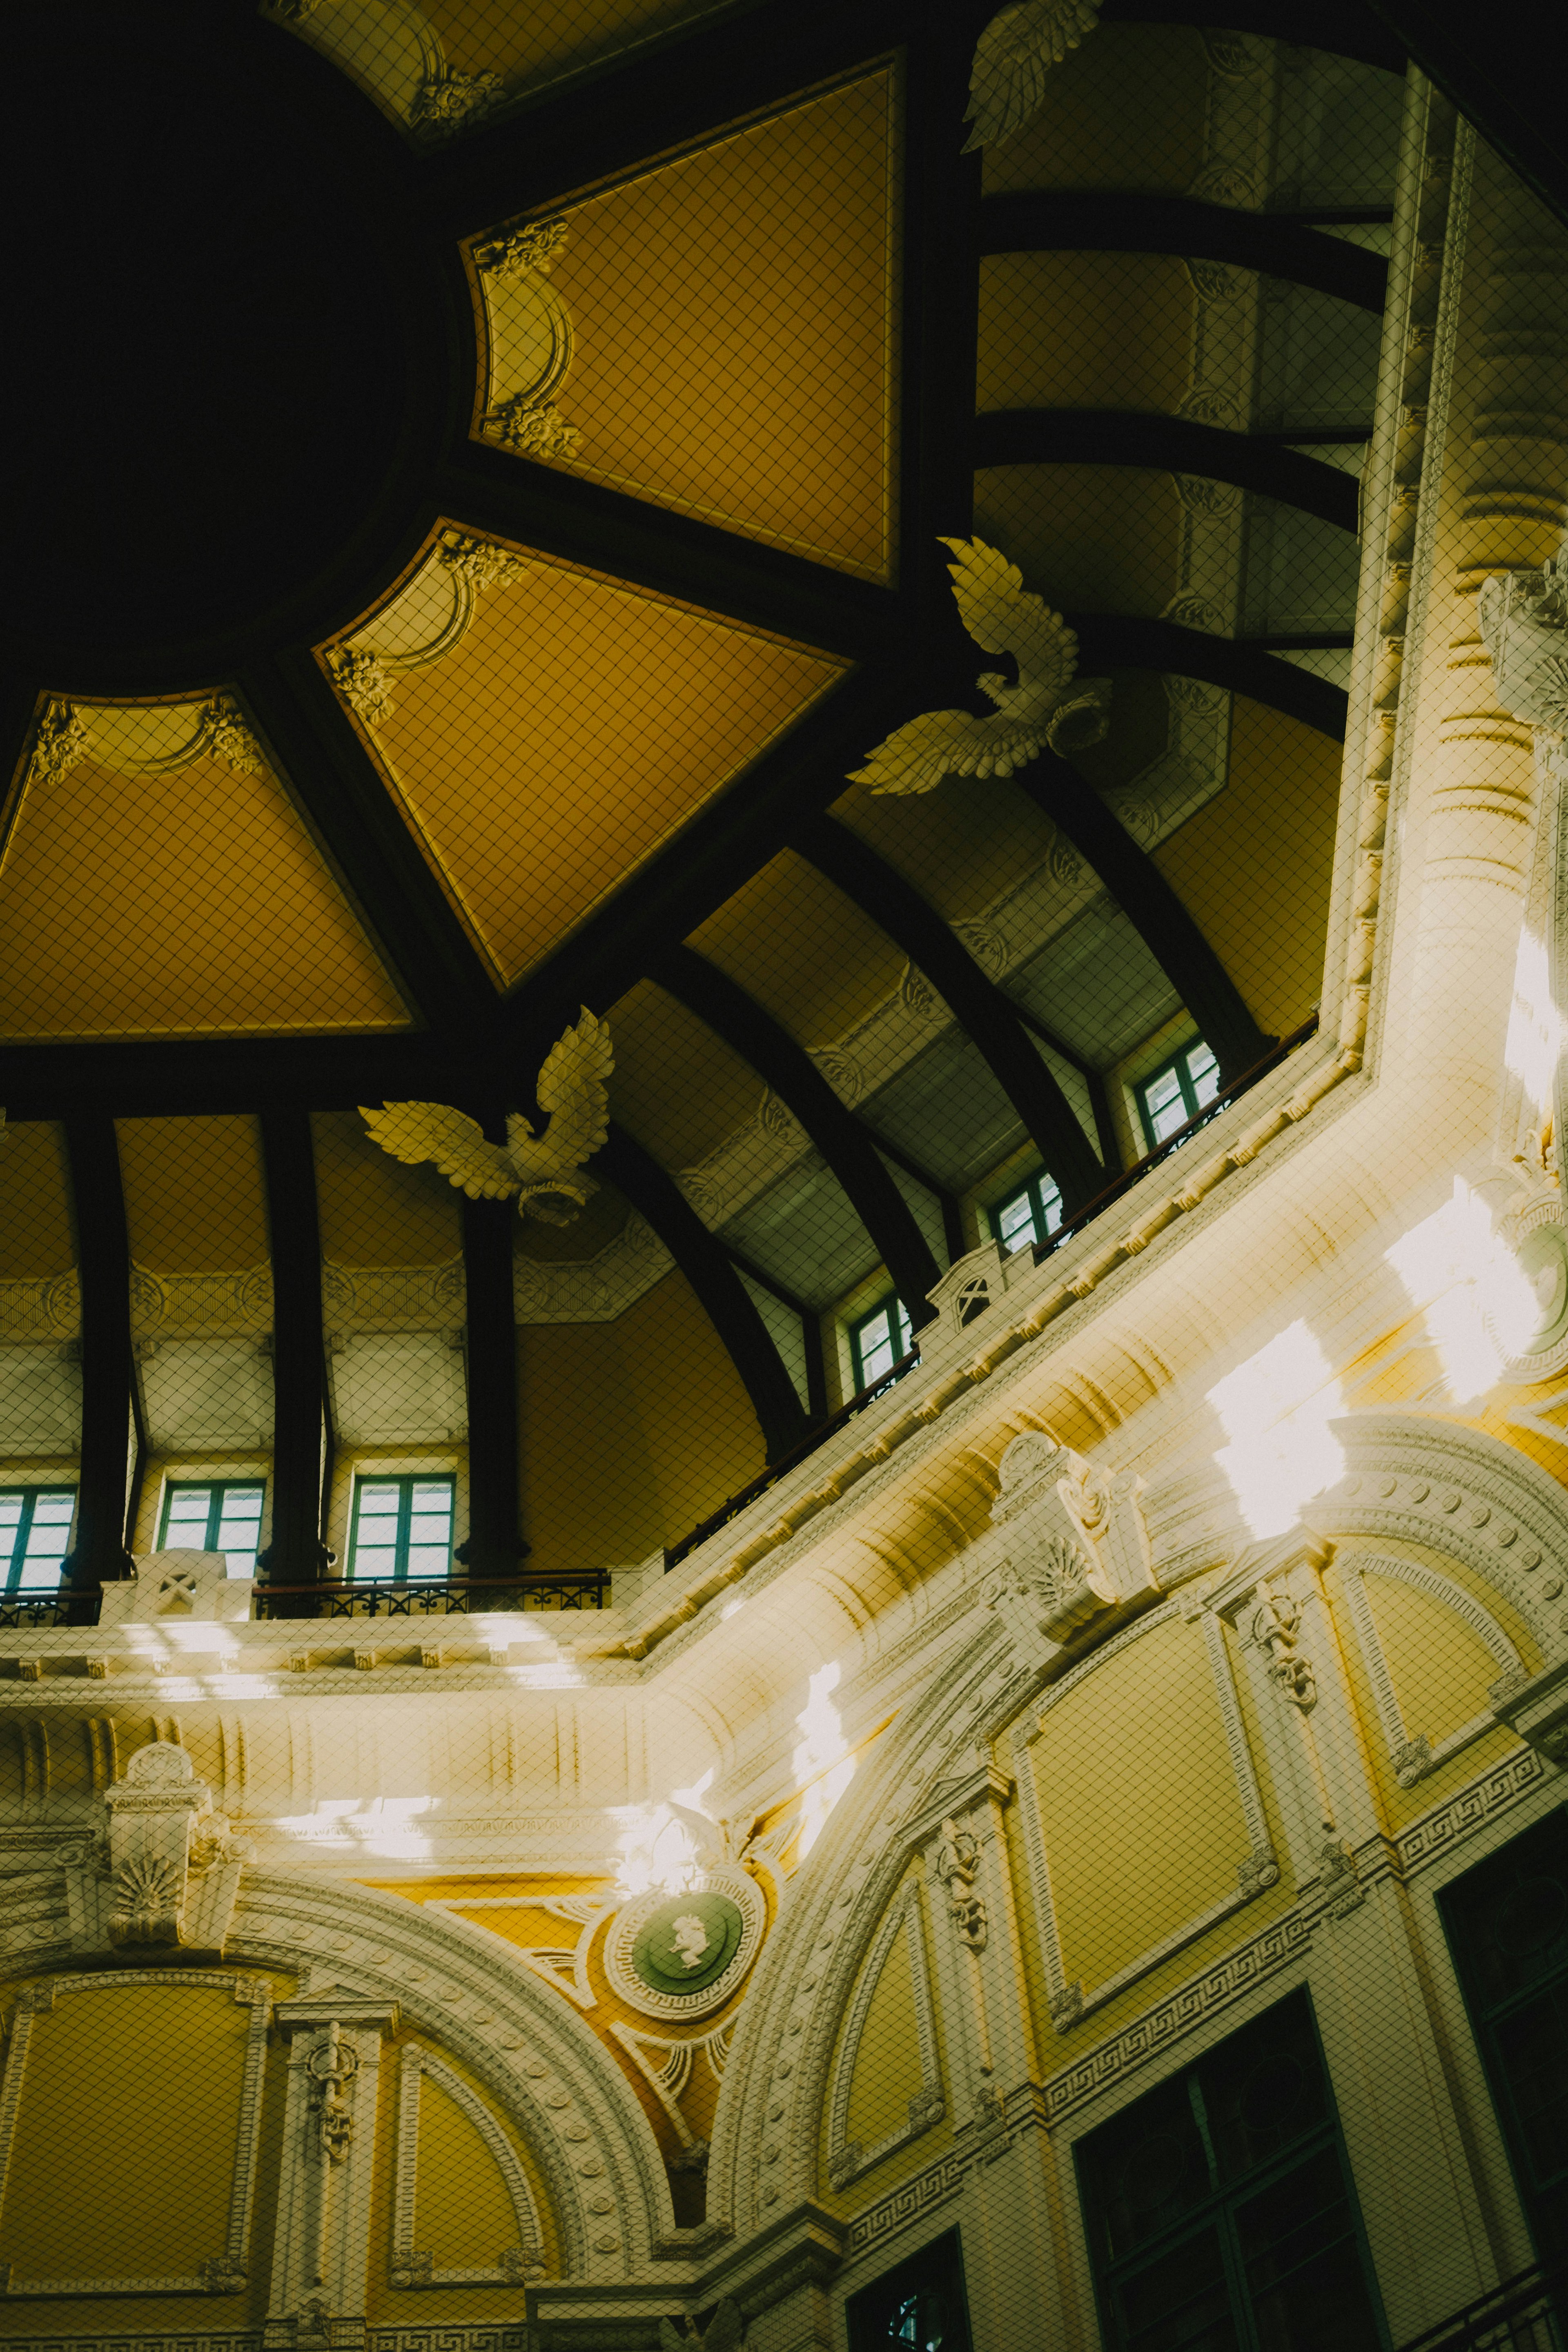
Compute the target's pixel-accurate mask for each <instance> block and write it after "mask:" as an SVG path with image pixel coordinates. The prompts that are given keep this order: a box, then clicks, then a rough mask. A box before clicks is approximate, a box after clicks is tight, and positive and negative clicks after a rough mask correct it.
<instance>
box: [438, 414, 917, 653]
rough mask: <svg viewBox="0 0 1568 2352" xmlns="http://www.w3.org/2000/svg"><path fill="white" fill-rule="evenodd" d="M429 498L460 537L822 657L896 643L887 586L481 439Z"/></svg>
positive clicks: (895, 600)
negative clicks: (640, 591)
mask: <svg viewBox="0 0 1568 2352" xmlns="http://www.w3.org/2000/svg"><path fill="white" fill-rule="evenodd" d="M436 501H437V509H438V510H439V512H440V513H441V514H443V515H444V516H446V517H447V518H448V519H449V520H451V521H452V522H454V523H460V524H461V525H462V526H463V528H464V529H465V530H473V531H477V532H479V533H480V534H482V535H483V536H484V537H486V538H489V539H496V540H504V541H510V542H511V543H512V544H514V545H516V546H519V547H523V548H534V549H537V550H539V551H541V552H542V553H543V554H546V555H555V556H561V557H563V558H565V559H566V560H567V561H569V562H576V563H582V564H585V565H587V566H589V567H590V568H591V569H592V570H594V571H596V572H607V573H608V574H609V575H610V576H611V578H613V579H616V580H626V581H629V582H631V583H633V584H634V585H635V586H637V587H639V588H649V589H652V590H654V591H655V592H656V593H658V594H661V595H667V596H678V597H680V598H682V599H683V600H684V601H685V602H687V603H688V604H697V605H700V607H701V608H702V609H703V610H704V611H707V612H710V613H718V614H722V615H723V616H724V617H725V618H726V619H728V620H734V621H742V622H745V623H749V624H750V625H752V626H753V627H756V628H763V629H770V630H772V631H773V632H775V633H776V634H777V635H781V636H787V637H792V638H795V639H797V640H798V641H799V642H800V643H802V644H804V645H809V646H816V647H819V648H820V649H821V650H822V651H823V652H825V653H837V654H842V655H845V656H849V657H850V658H853V659H859V658H861V657H863V656H868V655H875V654H879V653H886V652H888V651H889V649H890V648H896V647H897V646H899V645H900V643H901V631H902V629H903V627H904V625H905V624H904V617H903V609H902V604H901V602H900V597H899V596H898V594H897V593H895V592H894V591H893V590H891V589H889V588H884V587H880V586H879V585H878V584H877V583H875V582H873V581H868V580H855V579H851V577H850V576H849V574H848V573H847V572H833V571H830V570H829V569H828V568H827V566H826V564H821V563H812V562H808V561H807V560H806V559H805V557H804V556H799V555H792V554H790V553H789V552H788V551H786V550H784V549H783V548H774V547H764V546H763V545H761V544H760V543H759V542H757V541H754V540H747V539H742V538H740V537H739V536H738V535H737V533H735V532H734V531H732V530H721V529H720V528H719V526H718V525H716V524H714V523H707V522H700V521H698V520H696V519H695V518H694V517H692V516H689V515H679V514H671V513H668V512H667V511H666V510H665V509H663V508H661V507H657V506H653V505H651V504H649V503H648V501H647V500H646V499H637V498H632V497H629V496H628V495H627V494H626V492H625V491H623V490H611V489H606V488H604V487H603V485H602V484H600V483H598V482H588V481H581V480H579V479H578V478H577V477H576V476H575V475H573V474H567V473H558V472H556V471H554V470H553V469H552V467H547V466H538V465H534V464H533V463H531V460H529V459H527V458H525V457H515V456H513V455H512V454H511V453H510V451H509V450H506V449H501V448H497V447H495V446H492V445H491V444H489V443H488V442H483V441H462V442H458V444H457V445H456V446H454V448H453V449H452V450H451V452H450V454H449V455H448V457H447V460H446V462H445V464H444V465H443V466H442V467H441V468H440V470H439V471H438V473H437V478H436Z"/></svg>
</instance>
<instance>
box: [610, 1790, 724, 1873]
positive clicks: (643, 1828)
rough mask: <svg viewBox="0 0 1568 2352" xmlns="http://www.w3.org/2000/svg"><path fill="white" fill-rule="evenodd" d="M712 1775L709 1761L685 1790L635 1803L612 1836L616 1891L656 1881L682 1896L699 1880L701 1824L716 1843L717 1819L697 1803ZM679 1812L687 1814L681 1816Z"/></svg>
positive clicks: (699, 1802) (701, 1797) (672, 1791)
mask: <svg viewBox="0 0 1568 2352" xmlns="http://www.w3.org/2000/svg"><path fill="white" fill-rule="evenodd" d="M712 1780H713V1767H712V1765H710V1766H709V1768H708V1769H707V1771H706V1772H704V1773H703V1775H702V1777H701V1779H700V1780H694V1781H693V1782H692V1783H691V1786H690V1787H689V1789H672V1790H670V1792H669V1795H668V1799H667V1800H666V1801H665V1802H664V1803H663V1804H661V1805H642V1806H639V1807H638V1808H637V1810H636V1811H635V1812H634V1813H633V1814H632V1815H631V1816H630V1817H629V1819H628V1820H627V1825H626V1828H625V1829H624V1830H623V1831H622V1832H621V1835H620V1837H619V1839H618V1840H617V1843H618V1845H619V1847H620V1867H619V1869H618V1870H617V1872H616V1887H617V1890H618V1891H619V1892H620V1894H622V1895H646V1894H647V1892H648V1890H649V1888H650V1887H656V1886H658V1887H662V1888H663V1889H664V1891H665V1893H666V1894H667V1895H686V1894H689V1893H690V1891H691V1889H692V1888H693V1887H694V1886H697V1885H700V1883H701V1879H702V1858H701V1854H700V1852H699V1838H700V1836H701V1835H702V1833H703V1825H704V1823H712V1826H713V1830H714V1838H715V1843H717V1833H718V1824H717V1822H713V1817H712V1815H711V1813H710V1812H709V1811H708V1810H707V1808H706V1807H705V1806H704V1805H703V1803H702V1799H703V1797H704V1796H705V1795H706V1793H707V1791H708V1790H709V1788H710V1785H711V1783H712ZM682 1814H686V1815H689V1816H690V1817H691V1818H690V1819H689V1820H682V1819H681V1816H682Z"/></svg>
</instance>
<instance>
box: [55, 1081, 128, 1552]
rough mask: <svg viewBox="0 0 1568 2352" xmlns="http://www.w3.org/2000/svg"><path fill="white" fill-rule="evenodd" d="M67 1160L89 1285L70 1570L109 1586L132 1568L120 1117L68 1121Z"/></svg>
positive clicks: (80, 1258)
mask: <svg viewBox="0 0 1568 2352" xmlns="http://www.w3.org/2000/svg"><path fill="white" fill-rule="evenodd" d="M66 1160H67V1164H68V1168H69V1171H70V1187H71V1206H72V1211H73V1213H74V1217H75V1223H76V1262H77V1278H78V1280H79V1283H80V1285H81V1469H80V1475H79V1483H78V1487H77V1507H76V1528H75V1541H74V1542H73V1544H72V1547H71V1553H70V1559H69V1560H68V1564H67V1567H68V1581H69V1582H71V1583H72V1584H77V1585H94V1584H110V1583H112V1582H114V1581H115V1580H116V1579H118V1578H120V1577H123V1576H129V1575H130V1574H131V1572H132V1563H131V1555H130V1552H129V1551H128V1549H126V1537H127V1534H128V1532H129V1530H128V1528H127V1526H126V1516H127V1507H128V1501H129V1496H128V1486H129V1472H130V1468H131V1434H132V1407H131V1393H132V1355H131V1244H130V1240H129V1237H128V1234H127V1232H126V1226H125V1196H124V1193H123V1192H122V1190H121V1181H120V1151H119V1148H118V1146H117V1144H116V1142H115V1136H114V1122H113V1120H112V1119H111V1118H105V1117H102V1116H101V1115H100V1116H88V1117H84V1118H72V1119H68V1120H67V1121H66Z"/></svg>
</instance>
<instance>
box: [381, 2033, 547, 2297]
mask: <svg viewBox="0 0 1568 2352" xmlns="http://www.w3.org/2000/svg"><path fill="white" fill-rule="evenodd" d="M426 2075H428V2076H429V2078H430V2080H431V2082H433V2083H434V2084H437V2086H438V2088H439V2089H441V2090H442V2091H444V2092H445V2093H446V2095H447V2097H448V2098H449V2099H450V2100H451V2101H452V2103H453V2105H455V2106H457V2107H458V2108H459V2109H460V2110H461V2112H462V2113H463V2115H464V2116H467V2118H468V2121H469V2123H471V2124H472V2125H473V2126H474V2128H475V2130H476V2131H477V2132H478V2133H479V2137H480V2138H481V2139H482V2140H483V2141H484V2144H485V2146H486V2147H487V2148H488V2149H489V2153H490V2155H491V2156H492V2157H493V2158H494V2159H495V2164H496V2168H497V2170H498V2171H499V2172H500V2176H501V2179H503V2180H504V2181H505V2183H506V2190H507V2195H508V2196H509V2197H510V2200H511V2210H512V2212H513V2214H514V2216H515V2217H516V2221H517V2243H516V2244H515V2245H512V2246H507V2247H503V2248H502V2249H501V2251H500V2253H499V2254H498V2255H497V2257H496V2260H495V2263H493V2264H492V2265H491V2266H490V2267H489V2268H488V2269H480V2270H449V2269H448V2270H437V2268H436V2267H435V2263H434V2259H433V2257H432V2256H431V2255H430V2254H429V2253H421V2252H416V2248H415V2244H414V2240H415V2234H416V2232H415V2213H416V2196H417V2191H418V2168H419V2093H420V2085H421V2083H422V2081H423V2079H424V2077H425V2076H426ZM541 2244H542V2237H541V2232H540V2227H539V2214H538V2210H537V2209H536V2208H535V2205H534V2202H533V2197H532V2194H531V2190H530V2189H529V2186H528V2177H527V2175H526V2174H525V2173H524V2171H523V2168H522V2166H521V2163H520V2162H519V2161H518V2156H517V2151H516V2149H515V2148H514V2147H512V2144H511V2142H510V2140H509V2139H508V2137H507V2136H506V2134H505V2132H504V2131H502V2129H501V2127H500V2125H499V2124H498V2123H497V2121H496V2119H495V2117H494V2116H492V2115H491V2113H490V2111H489V2108H488V2107H487V2106H486V2105H485V2104H484V2101H483V2100H482V2099H480V2098H479V2097H478V2096H477V2095H476V2094H475V2093H474V2092H473V2091H472V2090H470V2089H469V2087H468V2084H467V2083H465V2082H464V2081H463V2079H462V2077H461V2075H460V2074H454V2073H453V2071H452V2069H451V2068H450V2067H449V2066H447V2065H446V2064H445V2063H443V2062H442V2061H441V2060H440V2059H439V2058H437V2057H436V2056H435V2055H434V2054H433V2053H431V2052H430V2051H428V2050H425V2049H423V2048H421V2046H420V2044H419V2043H418V2042H405V2043H404V2044H403V2045H402V2047H401V2049H400V2050H399V2052H398V2073H397V2139H396V2157H395V2166H394V2176H393V2213H392V2252H391V2260H390V2264H389V2276H390V2282H391V2284H392V2285H394V2286H395V2287H424V2286H431V2287H447V2286H521V2285H524V2284H532V2283H533V2282H534V2281H535V2280H538V2279H542V2277H543V2276H544V2274H545V2273H544V2263H543V2260H542V2255H541V2252H540V2248H541Z"/></svg>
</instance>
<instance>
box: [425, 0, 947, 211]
mask: <svg viewBox="0 0 1568 2352" xmlns="http://www.w3.org/2000/svg"><path fill="white" fill-rule="evenodd" d="M912 13H913V12H912V10H911V9H910V7H909V6H908V5H902V4H901V0H765V4H764V5H762V6H753V7H750V8H738V9H735V10H734V11H733V12H732V13H730V14H727V15H726V16H722V17H721V18H720V19H719V21H718V22H717V23H714V22H711V21H710V22H709V23H707V24H701V25H698V26H693V27H692V28H690V29H689V30H688V29H684V28H680V29H678V30H677V31H675V32H674V33H672V34H671V35H670V36H669V37H667V38H666V39H665V40H663V41H660V42H658V43H655V42H647V43H640V44H639V45H638V46H637V48H636V49H634V50H632V51H631V52H630V53H629V54H628V55H626V56H625V57H624V58H611V59H609V60H608V61H607V62H606V63H605V65H604V66H603V67H601V68H599V69H598V70H596V71H589V72H585V73H583V74H579V75H577V76H575V77H574V79H572V80H570V81H568V82H566V83H565V84H563V85H561V86H558V87H557V88H556V89H554V90H545V91H542V92H541V93H540V94H539V96H538V98H537V99H535V100H532V101H531V102H529V101H527V100H524V102H523V103H522V104H521V105H519V106H515V107H510V108H509V109H508V110H507V111H506V113H505V114H503V115H501V116H500V118H499V119H498V120H497V121H494V122H491V123H489V124H483V125H478V126H476V127H475V128H474V129H472V130H470V131H466V132H465V133H464V135H463V137H462V138H461V139H454V140H452V141H450V142H447V144H446V145H445V146H442V147H439V148H437V149H435V150H434V151H433V152H431V153H429V154H428V155H427V156H426V157H425V158H424V159H423V168H422V179H423V188H422V194H423V198H424V204H425V208H426V220H427V221H428V222H429V224H430V227H431V232H432V234H433V235H437V236H444V237H447V238H453V237H467V236H477V235H478V234H479V231H480V230H482V229H487V228H493V227H497V226H500V224H501V223H502V222H505V221H508V220H512V219H515V218H518V217H520V216H521V215H523V214H525V213H530V212H537V211H539V210H541V209H542V208H543V207H547V206H549V205H554V204H559V203H560V202H561V201H562V199H563V197H565V196H567V195H568V194H570V193H571V191H572V190H573V189H574V188H582V187H585V186H589V185H591V184H594V183H595V182H597V181H599V180H602V179H605V178H607V177H612V176H614V175H615V174H616V173H618V172H623V171H627V170H629V169H631V167H632V166H634V165H635V164H637V163H642V162H643V161H644V160H645V159H646V158H647V157H648V156H649V155H651V154H662V153H667V152H669V151H670V150H672V149H679V148H681V147H684V146H686V145H688V144H689V143H690V142H697V141H700V139H701V138H702V137H703V135H704V134H705V133H706V132H709V131H719V130H721V129H722V128H723V127H724V126H725V125H726V124H728V123H731V122H738V121H743V120H744V119H745V118H746V117H747V116H748V115H752V114H755V113H758V112H761V111H763V110H772V109H773V108H774V107H776V106H778V105H781V104H782V103H783V102H784V100H787V99H788V98H789V97H790V95H791V94H792V93H793V92H794V91H795V90H799V89H809V88H810V87H811V86H812V85H813V84H814V83H816V82H820V81H826V80H829V79H833V78H834V77H836V76H837V75H840V74H843V73H847V72H848V71H849V70H850V69H851V68H853V67H855V66H857V65H859V64H861V63H862V62H865V61H868V60H870V59H873V58H876V57H877V56H878V55H879V52H881V51H883V50H886V49H889V48H891V47H893V46H894V45H895V44H896V43H898V42H900V41H902V40H903V39H905V38H906V37H908V33H909V30H910V18H911V15H912Z"/></svg>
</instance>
